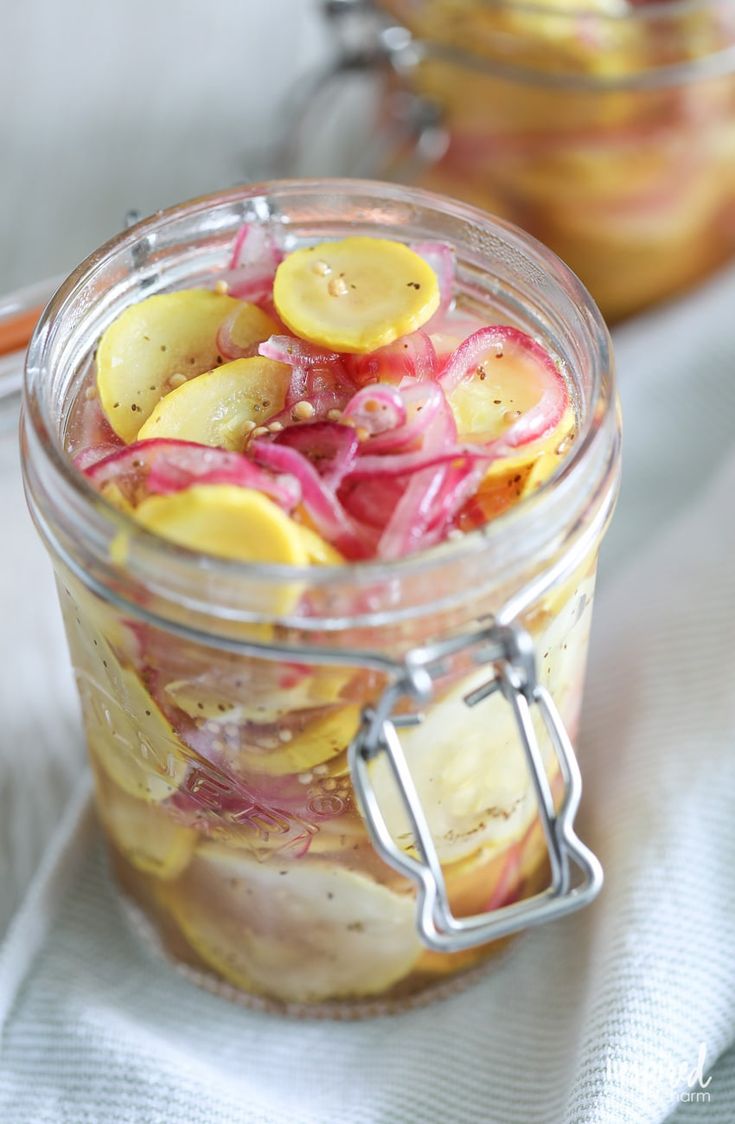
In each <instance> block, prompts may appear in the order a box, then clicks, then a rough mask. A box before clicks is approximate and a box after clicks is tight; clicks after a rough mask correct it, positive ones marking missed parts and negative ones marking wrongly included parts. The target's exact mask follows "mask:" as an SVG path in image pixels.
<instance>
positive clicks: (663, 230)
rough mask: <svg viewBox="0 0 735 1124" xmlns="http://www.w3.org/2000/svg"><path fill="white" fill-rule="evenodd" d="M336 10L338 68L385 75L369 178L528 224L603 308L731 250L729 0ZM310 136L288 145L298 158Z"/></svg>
mask: <svg viewBox="0 0 735 1124" xmlns="http://www.w3.org/2000/svg"><path fill="white" fill-rule="evenodd" d="M326 7H327V10H328V11H329V12H330V14H333V15H335V16H338V17H339V18H338V19H336V20H335V23H336V24H337V25H338V27H339V28H340V29H341V31H342V32H344V35H343V38H344V40H345V42H347V43H349V44H350V46H349V48H345V56H344V58H343V60H342V61H341V62H340V63H339V64H338V71H342V70H350V69H358V70H359V69H365V68H370V67H372V68H374V69H375V70H379V71H380V73H381V75H382V78H381V84H382V94H380V95H379V96H378V98H377V107H376V108H375V114H376V117H377V122H378V123H379V128H378V129H377V132H376V129H375V122H373V123H372V125H369V124H367V123H366V124H365V126H364V127H365V134H366V135H365V137H364V138H363V141H364V144H363V152H361V161H362V162H361V164H360V167H359V169H358V170H359V173H360V174H365V173H369V174H375V175H380V176H382V177H384V178H395V179H398V180H403V181H406V182H411V183H416V184H418V185H420V186H422V187H426V188H430V189H431V190H434V191H439V192H442V193H444V194H447V195H451V196H454V197H456V198H459V199H465V200H467V201H469V202H471V203H473V204H475V205H476V206H479V207H482V208H483V209H485V210H488V211H490V212H491V213H493V214H498V215H501V216H502V217H504V218H506V219H509V220H510V221H512V222H514V223H516V224H517V225H518V226H520V227H521V228H522V229H524V230H528V231H529V232H530V233H532V234H534V235H535V236H536V237H537V238H539V239H540V240H541V241H542V242H544V243H545V244H546V245H548V246H550V247H551V248H552V249H553V250H554V251H555V252H556V253H557V254H559V256H560V257H561V258H562V259H563V260H564V261H566V262H567V264H568V265H569V266H571V268H572V269H573V270H574V271H575V272H576V273H577V274H578V275H579V276H580V277H581V278H582V280H583V281H584V282H585V284H586V285H587V286H588V288H589V289H590V291H591V292H592V295H593V296H594V297H595V299H596V300H597V303H598V304H599V305H600V307H601V309H602V312H603V314H604V315H605V316H606V318H607V319H608V320H609V321H615V320H619V319H620V318H622V317H625V316H628V315H630V314H632V313H635V312H638V311H640V310H641V309H643V308H645V307H646V306H648V305H650V304H652V303H654V302H656V301H659V300H661V299H663V298H665V297H669V296H671V295H673V294H675V293H677V292H680V291H682V290H684V289H686V288H688V287H689V286H691V285H693V284H694V283H696V282H697V281H699V280H701V279H702V278H703V277H705V276H706V275H707V274H709V273H710V272H711V271H712V270H714V269H715V268H717V267H718V266H719V265H721V264H722V263H723V262H725V261H726V260H727V259H728V258H729V257H730V256H732V254H733V252H735V6H733V4H732V3H731V0H673V2H671V3H666V4H661V3H659V2H657V0H650V2H648V3H646V2H644V3H637V4H625V3H623V4H620V5H619V4H613V3H606V2H603V0H595V2H594V3H592V2H589V0H588V2H587V3H585V0H579V3H578V4H576V5H573V6H571V7H570V6H567V5H564V6H562V5H561V4H555V3H551V2H544V0H536V2H535V3H533V2H531V3H516V2H514V0H372V2H370V0H367V2H366V0H342V2H341V3H331V4H327V5H326ZM368 12H372V15H373V16H374V17H375V19H374V20H370V19H366V18H365V17H366V13H368ZM351 14H352V15H354V16H355V18H356V19H357V18H358V17H360V23H359V28H358V29H357V31H355V29H354V28H353V29H351V30H352V31H353V32H354V33H353V34H352V35H350V34H348V33H347V30H346V25H347V24H348V22H349V21H348V18H347V17H348V16H350V15H351ZM376 21H377V22H376ZM341 100H342V99H340V98H339V97H332V98H331V101H330V104H329V107H328V109H327V113H328V114H331V115H332V116H335V115H336V114H337V113H338V110H337V109H336V108H335V107H337V106H338V105H339V103H340V101H341ZM321 116H322V117H323V114H322V115H321ZM323 129H324V125H323V120H322V119H321V117H320V131H323ZM313 132H314V128H307V129H306V130H305V136H302V138H301V139H300V141H299V145H298V146H296V145H292V146H291V147H290V149H289V153H290V160H291V163H292V164H293V163H294V161H296V162H297V163H298V160H300V159H301V158H302V157H301V156H299V157H297V155H296V154H297V152H299V151H300V152H301V153H302V154H304V152H305V150H306V149H308V147H309V146H310V144H311V143H312V142H313V141H314V138H313V136H312V135H310V134H313ZM381 135H382V138H383V139H382V142H380V143H377V144H376V136H381ZM365 152H367V153H368V157H367V162H366V160H365V155H364V153H365ZM335 159H336V155H335ZM307 160H308V158H307ZM307 166H308V163H307ZM337 166H339V167H340V168H341V169H342V170H344V165H343V164H339V163H338V164H337ZM289 170H290V171H293V167H291V168H290V169H289ZM347 170H349V169H347Z"/></svg>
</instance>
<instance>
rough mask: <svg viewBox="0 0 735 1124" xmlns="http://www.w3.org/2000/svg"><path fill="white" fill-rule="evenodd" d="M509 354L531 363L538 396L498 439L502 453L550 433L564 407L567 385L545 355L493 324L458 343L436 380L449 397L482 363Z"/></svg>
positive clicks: (535, 345)
mask: <svg viewBox="0 0 735 1124" xmlns="http://www.w3.org/2000/svg"><path fill="white" fill-rule="evenodd" d="M513 355H515V356H523V357H524V358H526V359H530V360H531V361H532V362H533V364H534V367H535V370H536V372H537V374H538V378H539V384H540V397H539V400H538V402H537V403H536V404H535V405H534V406H532V407H531V409H530V410H527V411H526V412H525V413H524V414H522V415H521V417H520V418H519V419H518V420H517V421H516V422H514V423H513V425H511V426H510V428H509V429H507V430H506V431H505V433H504V434H502V436H501V437H500V438H499V441H500V443H501V447H502V448H504V449H506V450H509V449H517V448H518V447H519V446H521V445H526V444H528V443H529V442H530V441H536V440H537V439H538V438H539V437H543V436H544V435H545V434H547V433H550V432H551V431H552V430H553V429H554V428H555V427H556V426H557V425H558V424H559V422H560V421H561V419H562V416H563V414H564V411H565V409H566V408H567V405H568V403H569V392H568V390H567V384H566V382H565V381H564V376H563V375H562V373H561V371H560V370H559V368H558V367H557V365H556V364H555V363H554V361H553V359H552V358H551V356H550V355H549V353H548V352H547V351H545V350H544V348H543V347H541V345H540V344H538V343H536V341H535V340H534V339H532V338H531V337H530V336H529V335H526V333H525V332H522V331H521V330H520V329H519V328H512V327H510V326H508V325H501V324H496V325H493V326H491V327H488V328H480V330H479V331H477V332H474V333H473V334H472V335H471V336H469V337H468V338H467V339H466V340H465V341H464V342H463V343H461V344H460V345H459V347H458V348H457V349H456V350H455V351H453V352H452V354H451V355H450V356H449V358H448V359H447V361H446V363H445V365H444V367H443V369H442V370H441V372H440V374H439V378H438V381H439V385H440V386H441V387H442V388H443V390H444V392H445V394H451V392H452V391H453V390H454V389H455V388H456V387H457V386H459V384H460V383H461V382H463V381H464V380H465V379H468V378H472V377H473V376H474V374H475V372H476V371H477V368H478V367H479V366H480V364H481V363H482V362H483V360H488V359H491V360H492V361H493V362H494V361H496V360H501V359H503V358H507V357H510V356H513ZM493 444H495V443H493ZM499 455H500V453H499Z"/></svg>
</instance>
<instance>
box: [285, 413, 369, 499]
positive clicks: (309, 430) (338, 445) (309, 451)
mask: <svg viewBox="0 0 735 1124" xmlns="http://www.w3.org/2000/svg"><path fill="white" fill-rule="evenodd" d="M275 444H277V445H287V446H288V448H290V449H296V450H297V452H299V453H301V455H302V456H304V457H306V458H307V460H308V461H310V463H311V464H313V466H314V468H315V469H316V470H317V472H318V473H319V475H320V476H321V478H322V480H324V482H325V484H328V485H329V487H330V488H333V489H336V488H338V487H339V485H340V483H341V481H342V480H343V479H344V477H345V476H346V475H347V473H348V472H349V471H350V469H351V468H352V465H353V464H354V462H355V457H356V456H357V449H358V446H359V441H358V439H357V434H356V433H355V431H354V429H352V428H351V427H350V426H347V425H339V423H338V422H329V421H318V422H304V423H302V424H300V425H289V426H287V427H286V429H284V430H283V431H282V432H281V433H279V434H278V436H277V437H276V439H275Z"/></svg>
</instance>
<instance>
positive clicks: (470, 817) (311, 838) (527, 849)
mask: <svg viewBox="0 0 735 1124" xmlns="http://www.w3.org/2000/svg"><path fill="white" fill-rule="evenodd" d="M487 322H488V319H487V313H485V316H484V317H483V319H482V320H480V319H478V318H477V312H476V310H475V309H474V308H473V305H472V302H471V301H469V300H463V299H462V297H461V296H460V297H459V298H458V300H457V306H456V307H455V309H454V310H453V311H452V312H451V313H449V314H448V315H447V317H446V318H445V320H444V322H443V324H442V327H441V331H439V332H437V333H435V334H434V336H433V337H432V342H433V346H434V348H435V349H436V351H437V353H438V354H439V355H444V356H446V355H449V354H450V353H451V352H452V350H453V349H454V348H455V347H456V346H457V343H458V342H459V341H461V340H462V339H464V338H465V337H466V336H468V335H469V334H471V333H472V332H473V331H475V330H477V329H478V328H480V327H481V326H482V325H483V324H486V323H487ZM500 358H501V354H500V353H499V354H498V359H500ZM506 358H507V357H506ZM218 359H219V360H220V361H222V357H220V356H218ZM400 376H401V371H400V369H399V370H397V371H396V370H395V369H387V370H384V371H382V373H381V375H380V377H381V378H384V379H385V380H386V381H390V379H391V378H394V379H395V378H399V377H400ZM525 393H526V392H525V391H524V385H523V380H522V379H521V380H519V379H517V378H516V379H514V378H513V377H512V370H511V371H510V373H509V372H508V371H507V370H506V369H503V370H502V371H501V364H500V362H499V363H498V370H497V372H496V369H495V368H494V367H487V365H486V367H485V368H484V369H479V368H478V371H477V373H476V376H475V377H474V378H473V379H471V380H469V381H466V382H465V383H464V384H463V385H462V386H461V387H459V388H458V389H457V390H456V391H455V393H454V394H453V396H452V399H451V405H452V409H453V411H454V414H455V417H456V418H457V419H458V422H459V423H460V424H462V428H463V430H464V431H465V432H468V431H470V432H471V431H472V428H473V426H474V427H475V428H476V429H477V431H478V432H480V431H481V432H483V433H487V432H488V430H492V429H493V427H496V428H498V430H499V431H502V428H503V426H506V427H507V426H508V425H509V424H512V421H513V419H514V418H515V417H517V416H518V415H520V414H522V412H523V411H524V410H525V409H526V408H527V407H528V402H527V401H526V400H525V398H524V394H525ZM571 402H572V398H571V396H570V407H569V410H568V412H567V414H566V416H565V422H564V425H563V426H562V427H560V428H557V430H556V431H555V433H554V435H553V442H551V443H550V444H548V446H547V447H546V449H545V452H544V456H545V457H546V458H547V461H548V460H549V459H550V460H551V461H552V462H554V463H552V465H551V467H549V466H548V464H547V469H546V470H547V472H551V471H552V470H553V467H554V464H555V463H558V462H559V461H560V460H561V459H563V458H564V456H565V455H566V453H567V452H568V450H569V448H570V447H571V444H572V442H573V440H574V437H575V432H576V420H575V414H574V409H573V407H572V405H571ZM463 419H464V421H463ZM66 444H67V450H68V452H69V454H70V455H71V456H75V457H78V456H79V455H80V454H82V455H84V453H85V451H86V450H88V449H90V448H97V449H102V450H105V449H106V448H107V447H109V449H110V450H113V451H114V450H115V448H116V447H118V446H119V440H118V438H117V437H116V435H115V433H114V432H113V431H112V429H111V428H110V426H109V424H108V422H107V421H106V419H105V417H104V415H103V413H102V411H101V409H100V405H99V400H98V395H97V390H96V386H95V370H94V365H92V366H91V367H90V369H89V370H88V371H87V372H86V373H85V374H84V376H83V377H81V376H80V379H79V387H78V392H77V395H76V400H75V402H74V406H73V409H72V411H71V414H70V417H69V422H68V427H67V441H66ZM537 461H538V458H536V459H535V460H532V461H524V459H523V456H520V457H517V458H515V459H511V460H510V462H509V463H507V464H505V465H503V466H501V468H500V470H499V471H498V472H497V473H495V474H494V475H493V474H492V473H490V474H488V477H487V478H486V480H485V482H484V483H483V485H482V486H481V487H480V488H479V489H478V491H477V492H476V494H475V495H474V496H472V497H471V499H469V500H468V502H467V503H466V504H465V506H464V507H463V508H462V510H461V511H460V512H459V513H458V515H457V518H456V527H455V530H454V532H452V533H453V534H457V535H461V534H462V533H463V532H465V531H468V530H473V529H475V528H476V527H478V526H480V525H482V524H483V523H485V522H487V520H488V519H492V518H494V517H496V516H497V515H499V514H501V513H502V512H503V511H504V510H505V509H506V508H507V507H509V506H511V505H512V504H513V503H516V502H518V499H519V497H520V496H521V495H522V494H523V491H524V488H525V486H526V484H527V482H528V479H529V476H530V473H531V472H532V471H533V470H534V464H537ZM536 471H537V469H536ZM595 555H596V548H595V551H594V552H593V553H591V554H590V556H589V557H588V558H586V559H585V560H584V562H583V564H582V565H581V566H579V567H578V568H577V570H576V572H575V573H574V574H573V575H571V577H568V578H567V580H566V581H565V582H564V583H563V584H562V585H560V586H559V587H558V588H555V589H553V590H552V591H551V592H550V593H548V594H547V595H546V596H545V597H544V598H543V599H542V600H541V601H540V602H539V603H538V604H537V605H535V606H534V607H533V608H532V610H531V611H530V612H529V614H528V615H527V617H526V619H525V621H524V624H525V626H526V627H527V628H528V629H529V631H530V632H531V634H532V636H533V638H534V641H535V644H536V649H537V652H538V657H539V663H540V669H539V670H540V680H541V682H542V683H544V684H545V685H546V686H548V688H549V689H550V691H551V692H552V694H553V697H554V699H555V701H556V704H557V706H558V708H559V710H560V712H561V715H562V718H563V720H564V722H565V724H566V727H567V729H568V730H569V731H571V733H572V736H573V735H574V732H575V731H576V727H577V721H578V713H579V706H580V699H581V691H582V682H583V676H584V665H585V657H586V650H587V640H588V633H589V625H590V614H591V606H592V596H593V585H594V570H595V562H596V557H595ZM60 597H61V604H62V609H63V613H64V620H65V624H66V629H67V633H68V637H69V644H70V648H71V653H72V659H73V663H74V669H75V673H76V677H77V682H78V686H79V691H80V696H81V699H82V707H83V713H84V722H85V728H86V735H87V740H88V743H89V750H90V754H91V760H92V766H93V770H94V777H95V783H96V789H97V801H98V808H99V814H100V817H101V819H102V822H103V825H104V828H105V830H106V834H107V838H108V841H109V844H110V848H111V852H112V860H113V863H114V867H115V870H116V872H117V875H118V878H119V881H120V883H121V885H122V887H123V888H124V891H125V893H126V895H127V896H128V897H129V898H130V899H132V900H133V901H134V902H135V903H136V904H137V906H138V907H139V908H140V909H141V910H142V911H143V912H144V914H145V915H147V917H148V918H149V920H150V921H151V922H152V923H153V926H154V927H155V930H156V932H157V933H158V936H159V938H160V940H161V941H162V943H163V945H164V947H165V949H166V950H167V952H168V953H169V954H170V955H171V956H172V957H173V958H174V959H175V960H176V961H178V962H183V963H184V964H186V965H189V966H190V967H191V968H193V969H195V970H197V971H198V972H200V973H203V976H202V977H201V978H202V979H204V980H209V981H210V983H211V984H213V983H214V981H219V984H218V986H224V987H227V986H228V985H230V986H231V987H232V988H234V989H237V991H238V992H243V993H245V994H247V995H248V996H250V997H255V998H256V1001H257V1000H258V999H259V1000H260V1001H261V1002H264V1003H266V1004H275V1005H287V1006H289V1007H292V1008H300V1007H301V1006H302V1005H306V1007H307V1008H308V1009H310V1010H311V1009H320V1008H324V1009H329V1005H330V1004H331V1003H333V1002H339V1001H344V1000H349V1001H351V1002H352V1003H353V1005H354V1010H355V1011H356V1012H358V1013H359V1011H360V1010H362V1009H365V1008H366V1006H367V1007H369V1006H370V1003H371V1002H372V1003H375V1002H377V1003H378V1004H379V1005H380V1004H382V1005H387V1006H386V1009H388V1007H389V1006H390V1004H391V1002H392V1001H402V1002H403V1001H406V1000H407V999H409V998H410V997H411V996H413V995H415V994H417V993H419V992H423V991H424V990H425V989H426V988H427V987H428V986H429V985H432V984H438V983H439V982H440V981H442V980H444V979H445V978H447V977H449V976H453V975H454V974H455V973H457V971H458V970H460V969H468V968H470V967H472V966H473V965H475V964H478V963H479V962H481V961H482V960H484V959H485V958H486V957H487V956H489V955H490V954H491V953H492V952H495V951H497V950H498V948H499V947H500V946H501V945H502V944H504V943H505V942H498V943H496V944H495V945H493V946H485V947H482V948H479V949H473V950H469V951H465V952H461V953H437V952H434V951H430V950H428V949H427V948H425V947H424V946H423V945H422V943H421V941H420V939H419V937H418V935H417V931H416V922H415V893H414V888H413V886H412V884H410V883H409V882H407V880H406V879H404V878H403V877H402V876H401V875H399V874H397V873H396V872H394V871H393V870H392V869H391V868H390V867H389V866H387V865H386V864H385V863H384V862H383V861H382V860H381V859H380V858H379V857H378V856H377V854H376V852H375V850H374V848H373V846H372V843H371V841H370V838H369V836H368V833H367V829H366V827H365V824H364V822H363V818H362V815H361V813H360V809H359V808H358V807H357V805H356V802H355V798H354V793H353V789H352V784H351V780H350V774H349V768H348V763H347V748H348V746H349V744H350V742H351V740H352V739H353V738H354V736H355V734H356V732H357V729H358V726H359V723H360V717H361V713H362V711H363V708H364V707H366V706H368V705H370V704H372V703H374V702H375V701H376V699H377V697H378V696H379V694H380V691H381V689H382V688H383V686H384V682H383V681H382V680H381V677H380V676H379V675H376V673H374V672H368V671H365V670H364V669H361V668H359V667H350V666H339V667H323V666H316V665H312V664H309V663H308V662H301V661H293V662H289V661H288V660H283V659H282V660H275V661H273V660H268V659H263V658H258V657H256V656H243V655H235V654H231V653H229V652H225V651H221V650H217V649H214V648H212V647H209V646H206V645H202V644H199V643H197V642H196V640H194V639H190V640H182V639H181V638H180V637H178V636H173V635H171V634H170V633H168V632H167V631H166V630H165V629H162V628H159V627H156V625H155V624H154V623H151V622H148V621H145V620H142V619H139V618H133V617H129V618H128V617H126V616H125V615H123V614H121V613H120V612H118V611H117V610H116V609H115V608H114V607H113V606H111V605H110V604H108V603H106V602H103V601H101V600H100V599H98V598H97V597H95V596H94V595H93V594H92V593H91V592H89V591H88V590H86V589H84V588H83V587H82V586H81V585H80V584H79V582H77V581H76V580H75V579H74V578H73V577H72V576H71V575H70V574H64V573H63V572H62V574H61V576H60ZM422 628H423V629H424V632H423V637H422V638H423V639H426V638H427V637H429V638H430V636H431V626H430V624H428V625H427V623H426V622H425V621H424V622H423V624H422ZM348 639H349V638H348ZM409 639H410V637H408V636H407V635H406V633H405V630H404V631H402V630H401V629H400V628H398V627H396V628H395V629H393V630H391V629H388V630H387V631H385V632H384V633H383V635H382V638H381V644H382V645H383V647H384V648H385V649H386V650H387V651H388V652H391V653H395V651H397V650H398V649H399V648H401V647H403V648H405V646H406V644H407V642H408V640H409ZM279 641H286V642H287V641H288V634H287V632H286V631H285V630H284V631H283V635H282V636H281V635H279V629H278V627H276V628H275V629H274V630H273V631H272V632H271V634H270V635H269V642H270V643H271V644H273V645H278V644H279ZM358 646H359V644H358ZM487 677H488V671H487V669H482V670H477V669H474V670H473V671H468V669H467V668H466V667H462V666H459V665H458V666H457V667H456V668H450V669H449V670H448V672H447V674H446V676H445V677H444V679H443V680H442V682H441V684H440V686H439V689H438V690H437V693H436V696H435V698H434V700H433V701H432V703H431V704H430V705H429V706H428V708H426V710H425V711H424V712H422V721H421V722H420V723H419V724H417V725H414V726H409V727H407V728H405V729H402V730H401V739H402V743H403V746H404V748H405V753H406V756H407V760H408V763H409V766H410V768H411V772H412V774H413V777H414V780H415V783H416V786H417V789H418V792H419V795H420V798H421V801H422V803H423V806H424V809H425V810H426V813H427V816H428V820H429V826H430V828H431V830H432V834H433V837H434V839H435V841H436V845H437V850H438V855H439V858H440V860H441V863H442V868H443V872H444V876H445V880H446V886H447V892H448V897H449V901H450V904H451V907H452V910H453V912H454V913H455V915H456V916H458V917H466V916H471V915H474V914H478V913H482V912H484V911H487V910H490V909H493V908H498V907H500V906H503V905H506V904H509V903H512V902H515V901H517V900H519V899H521V898H523V897H524V896H527V895H530V894H532V893H535V892H537V891H538V890H540V889H542V888H543V887H544V886H545V885H546V884H547V880H548V864H547V853H546V843H545V840H544V836H543V831H542V829H541V825H540V822H539V819H538V816H537V810H536V798H535V795H534V791H533V788H532V784H531V780H530V777H529V773H528V769H527V765H526V761H525V758H524V754H523V750H522V747H521V744H520V741H519V738H518V734H517V730H516V728H515V724H514V719H513V716H512V712H511V709H510V707H509V706H508V704H507V703H506V702H505V701H504V700H503V698H502V697H501V695H500V693H497V694H496V695H495V696H493V697H492V698H491V699H489V700H488V701H487V702H485V703H484V704H483V706H481V707H479V708H477V709H472V708H469V707H468V706H467V705H466V704H465V702H464V698H465V696H467V695H468V694H469V693H470V692H472V691H473V690H474V689H476V688H477V687H479V686H481V685H482V684H483V683H484V682H486V681H487ZM537 733H538V735H539V738H540V742H541V745H542V747H543V751H544V754H545V758H546V763H547V768H548V772H549V777H550V781H551V784H552V790H553V791H556V792H559V778H558V776H557V775H556V773H555V770H556V765H555V764H553V765H552V761H554V760H555V759H554V758H553V755H552V753H551V748H550V746H549V743H548V739H547V737H546V734H545V732H544V730H543V728H542V724H541V723H537ZM372 780H373V784H374V787H375V791H376V794H377V796H378V798H379V800H380V803H381V807H382V809H383V812H384V815H385V817H386V822H387V824H388V827H389V829H390V831H391V833H392V834H393V836H394V838H395V839H396V840H397V841H398V842H399V844H400V845H401V846H402V847H404V848H405V849H407V850H409V851H410V850H411V849H412V848H413V847H414V842H413V839H412V836H411V830H410V827H409V824H408V822H407V820H406V814H405V812H404V810H403V807H402V805H401V802H400V800H399V798H398V795H397V792H396V790H395V787H394V784H393V781H392V778H391V775H390V771H389V769H388V767H387V765H386V763H385V762H384V761H378V762H376V763H375V764H374V766H373V769H372ZM375 997H379V998H378V999H377V1000H376V999H375Z"/></svg>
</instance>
